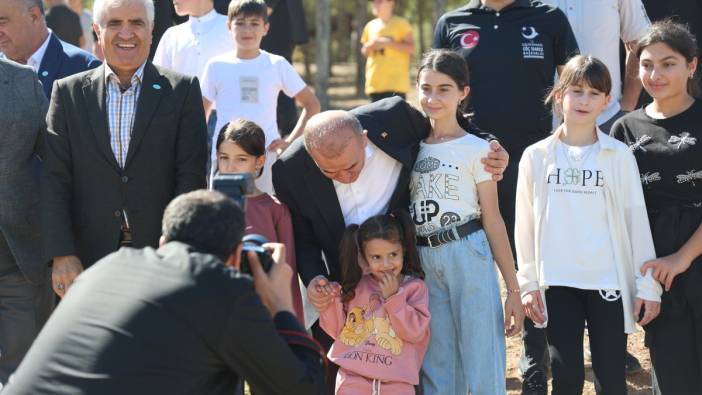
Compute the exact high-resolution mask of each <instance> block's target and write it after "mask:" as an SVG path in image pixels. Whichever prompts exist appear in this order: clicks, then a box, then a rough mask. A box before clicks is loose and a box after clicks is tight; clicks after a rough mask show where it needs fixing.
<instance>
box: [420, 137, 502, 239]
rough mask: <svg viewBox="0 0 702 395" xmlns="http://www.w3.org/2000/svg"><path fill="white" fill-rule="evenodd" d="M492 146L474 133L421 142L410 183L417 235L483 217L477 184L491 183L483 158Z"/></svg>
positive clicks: (425, 234)
mask: <svg viewBox="0 0 702 395" xmlns="http://www.w3.org/2000/svg"><path fill="white" fill-rule="evenodd" d="M488 152H490V144H489V143H488V142H487V141H485V140H483V139H481V138H479V137H476V136H474V135H472V134H467V135H465V136H463V137H461V138H458V139H455V140H451V141H447V142H443V143H437V144H427V143H424V142H422V143H420V146H419V155H418V156H417V161H416V162H415V164H414V168H413V169H412V178H411V180H410V194H411V197H410V200H411V203H410V214H411V216H412V219H413V220H414V223H415V225H416V226H417V234H418V235H420V236H427V235H429V234H432V233H434V232H436V231H438V230H441V229H447V228H450V227H452V226H457V225H461V224H463V223H465V222H468V221H470V220H472V219H474V218H478V217H480V204H479V202H478V190H477V184H479V183H481V182H485V181H491V180H492V175H491V174H490V173H488V172H487V171H485V169H484V165H483V164H482V163H481V162H480V159H481V158H484V157H486V156H487V154H488Z"/></svg>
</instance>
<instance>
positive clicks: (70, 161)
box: [41, 0, 207, 297]
mask: <svg viewBox="0 0 702 395" xmlns="http://www.w3.org/2000/svg"><path fill="white" fill-rule="evenodd" d="M94 5H95V7H94V11H95V14H94V18H95V25H94V26H95V27H96V33H97V34H98V38H99V39H98V41H99V42H100V45H101V46H102V49H103V50H104V55H105V64H103V65H102V66H100V67H98V68H96V69H94V70H90V71H87V72H83V73H79V74H76V75H73V76H71V77H68V78H64V79H61V80H58V81H55V82H54V88H53V92H52V99H51V102H50V104H49V111H48V113H47V116H46V119H47V121H46V122H47V132H46V133H45V134H44V139H43V142H44V143H45V144H44V145H45V148H46V150H45V154H44V157H43V159H44V166H45V170H46V171H45V172H43V178H42V183H41V188H42V196H43V199H42V201H41V207H42V221H43V222H44V227H43V229H42V232H43V233H44V236H45V240H46V248H47V252H48V254H49V256H50V257H52V258H53V270H52V281H53V288H54V291H55V292H56V294H57V295H59V296H61V297H63V294H64V293H65V291H67V290H68V288H69V287H70V286H71V283H72V282H73V279H74V278H75V277H76V276H77V275H78V274H80V272H81V271H82V270H83V269H84V268H87V267H89V266H90V265H92V264H93V263H94V262H96V261H97V260H98V259H100V258H102V257H104V256H105V255H107V254H109V253H111V252H113V251H116V250H117V249H118V248H119V246H123V245H130V246H134V247H145V246H151V247H156V246H157V245H158V238H159V235H160V231H161V230H160V227H161V226H160V225H161V218H162V216H163V210H164V208H165V207H166V205H167V204H168V202H170V201H171V200H172V199H173V198H174V197H175V196H177V195H179V194H181V193H185V192H189V191H192V190H196V189H200V188H204V187H205V186H206V182H205V174H206V163H207V126H206V124H205V111H204V109H203V107H202V96H201V94H200V84H199V83H198V81H197V78H195V77H186V76H183V75H180V74H178V73H175V72H173V71H170V70H168V69H164V68H161V67H159V66H155V65H153V64H152V63H151V62H150V61H148V59H147V57H148V54H149V45H150V43H151V38H152V36H151V32H152V27H153V25H154V20H153V17H154V8H153V2H152V1H151V0H136V1H131V2H129V3H124V2H121V1H117V0H96V1H95V4H94Z"/></svg>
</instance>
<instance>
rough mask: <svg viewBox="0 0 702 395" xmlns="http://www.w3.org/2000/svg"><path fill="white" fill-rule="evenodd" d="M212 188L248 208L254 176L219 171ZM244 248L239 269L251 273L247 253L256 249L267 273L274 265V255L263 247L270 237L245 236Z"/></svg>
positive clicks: (213, 180) (243, 208)
mask: <svg viewBox="0 0 702 395" xmlns="http://www.w3.org/2000/svg"><path fill="white" fill-rule="evenodd" d="M212 189H214V190H215V191H219V192H221V193H223V194H225V195H227V196H228V197H229V198H231V199H232V200H234V201H235V202H236V203H237V204H238V205H239V207H241V209H242V210H246V195H249V194H251V193H253V191H254V182H253V177H252V176H251V174H249V173H218V174H216V175H215V176H214V178H213V179H212ZM241 242H242V243H243V244H244V248H243V250H242V252H241V265H240V266H239V271H240V272H242V273H246V274H249V275H251V266H250V265H249V258H248V256H247V253H248V252H249V251H254V252H255V253H256V254H257V255H258V260H259V261H260V262H261V266H262V267H263V270H264V271H265V272H266V273H267V272H268V271H269V270H271V267H273V264H274V262H273V257H271V254H269V253H268V251H267V250H266V249H265V248H263V245H264V244H266V243H268V239H266V238H265V237H264V236H261V235H257V234H250V235H246V236H244V238H243V239H242V240H241Z"/></svg>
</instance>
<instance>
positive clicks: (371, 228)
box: [340, 210, 424, 305]
mask: <svg viewBox="0 0 702 395" xmlns="http://www.w3.org/2000/svg"><path fill="white" fill-rule="evenodd" d="M373 239H383V240H387V241H390V242H393V243H400V244H401V245H402V254H403V258H404V259H403V261H402V274H405V275H410V276H413V277H417V278H422V279H423V278H424V270H422V266H421V264H420V262H419V253H418V252H417V246H416V243H417V235H416V233H415V230H414V223H413V222H412V218H410V216H409V214H408V213H407V212H406V211H404V210H394V211H393V212H392V213H390V214H385V215H376V216H374V217H371V218H368V219H367V220H365V221H364V222H363V223H362V224H361V225H351V226H349V227H347V228H346V230H345V231H344V235H343V237H342V238H341V246H340V253H341V256H340V264H341V299H342V301H343V302H344V305H346V304H348V302H349V301H350V300H351V299H353V297H354V296H355V290H356V286H357V285H358V283H359V282H360V281H361V277H363V268H362V267H361V265H360V262H359V261H358V260H359V259H365V258H364V257H363V248H364V246H365V243H366V242H368V241H369V240H373Z"/></svg>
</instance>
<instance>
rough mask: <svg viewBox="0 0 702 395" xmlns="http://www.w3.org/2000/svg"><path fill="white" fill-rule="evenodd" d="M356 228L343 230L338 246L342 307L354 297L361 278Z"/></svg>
mask: <svg viewBox="0 0 702 395" xmlns="http://www.w3.org/2000/svg"><path fill="white" fill-rule="evenodd" d="M358 228H359V226H358V225H356V224H354V225H351V226H349V227H347V228H346V230H344V234H343V236H342V237H341V245H340V246H339V253H340V255H341V256H340V257H339V263H340V265H341V301H342V302H343V303H344V306H346V305H347V304H348V302H350V301H351V300H352V299H353V298H354V296H356V286H357V285H358V283H359V282H360V281H361V277H363V270H362V269H361V264H360V262H359V259H364V258H363V257H362V256H361V251H360V248H359V245H358V237H357V236H358Z"/></svg>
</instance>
